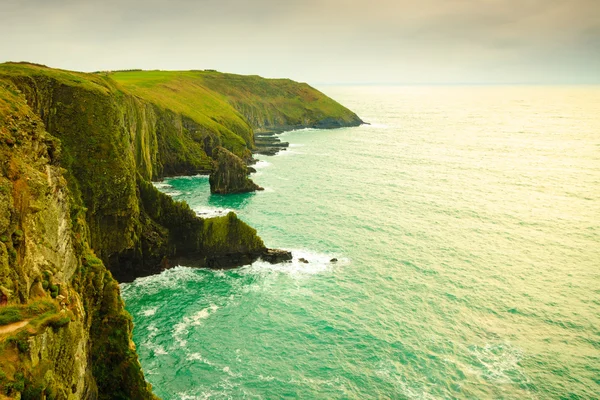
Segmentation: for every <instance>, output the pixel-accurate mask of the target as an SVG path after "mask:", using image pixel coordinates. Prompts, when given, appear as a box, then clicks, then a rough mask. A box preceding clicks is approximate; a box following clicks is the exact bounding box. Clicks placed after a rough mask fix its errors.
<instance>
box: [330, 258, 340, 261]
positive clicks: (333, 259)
mask: <svg viewBox="0 0 600 400" xmlns="http://www.w3.org/2000/svg"><path fill="white" fill-rule="evenodd" d="M337 261H338V259H337V258H332V259H331V260H329V262H337Z"/></svg>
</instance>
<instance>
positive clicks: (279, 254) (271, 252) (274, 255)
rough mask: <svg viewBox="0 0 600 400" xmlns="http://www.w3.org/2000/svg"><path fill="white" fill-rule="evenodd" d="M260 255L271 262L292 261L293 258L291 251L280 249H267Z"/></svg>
mask: <svg viewBox="0 0 600 400" xmlns="http://www.w3.org/2000/svg"><path fill="white" fill-rule="evenodd" d="M260 257H261V258H262V259H263V260H265V261H267V262H269V263H271V264H278V263H282V262H286V261H291V260H292V258H293V257H292V252H291V251H287V250H279V249H267V250H266V251H265V252H264V253H263V254H261V256H260Z"/></svg>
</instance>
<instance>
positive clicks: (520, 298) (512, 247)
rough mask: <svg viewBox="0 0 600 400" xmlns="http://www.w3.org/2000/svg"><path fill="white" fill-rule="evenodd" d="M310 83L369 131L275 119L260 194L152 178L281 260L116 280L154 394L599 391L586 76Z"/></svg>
mask: <svg viewBox="0 0 600 400" xmlns="http://www.w3.org/2000/svg"><path fill="white" fill-rule="evenodd" d="M320 89H321V90H322V91H323V92H324V93H325V94H327V95H329V96H331V97H333V98H334V99H336V100H338V101H339V102H340V103H342V104H344V105H345V106H347V107H348V108H350V109H352V110H353V111H355V112H356V113H357V114H358V115H359V116H360V117H361V118H362V119H363V120H365V121H367V122H369V123H370V125H363V126H361V127H357V128H344V129H337V130H314V129H307V130H299V131H293V132H286V133H283V134H282V135H281V139H282V141H288V142H290V143H291V145H290V148H289V149H288V150H287V151H284V152H281V153H279V154H278V155H276V156H272V157H269V156H259V157H258V159H259V162H258V164H257V165H256V168H257V173H256V174H253V175H252V178H253V179H254V180H255V182H256V183H258V184H259V185H261V186H263V187H264V188H265V190H264V191H263V192H257V193H252V194H240V195H229V196H217V195H210V190H209V184H208V178H207V177H203V176H196V177H180V178H174V179H166V180H165V181H164V182H161V183H159V184H158V186H159V187H160V188H161V190H163V191H165V192H166V193H169V194H170V195H172V196H173V197H174V198H175V199H178V200H185V201H187V202H188V204H189V205H190V206H191V207H192V208H193V209H194V210H196V211H197V212H198V213H200V215H205V216H208V215H219V214H221V213H225V212H227V211H228V210H233V211H235V212H236V213H237V214H238V216H239V217H240V218H241V219H242V220H244V221H246V222H248V223H249V224H250V225H251V226H253V227H254V228H256V229H257V230H258V232H259V234H260V235H261V237H262V238H263V240H264V241H265V244H266V245H267V246H268V247H274V248H284V249H289V250H292V252H293V254H294V261H293V262H292V263H288V264H278V265H270V264H267V263H264V262H256V263H254V264H253V265H250V266H245V267H242V268H239V269H232V270H207V269H194V268H191V267H190V266H178V267H175V268H173V269H170V270H168V271H165V272H163V273H162V274H160V275H156V276H150V277H146V278H141V279H137V280H136V281H135V282H133V283H129V284H122V285H121V287H122V294H123V297H124V299H125V301H126V307H127V309H128V310H129V312H130V313H131V314H132V316H133V320H134V323H135V329H134V341H135V343H136V346H137V350H138V352H139V355H140V361H141V363H142V367H143V369H144V372H145V374H146V378H147V379H148V381H149V382H151V383H152V384H153V386H154V391H155V393H156V394H157V395H159V396H161V397H162V398H163V399H229V398H231V399H242V398H247V399H280V398H301V399H455V398H458V399H483V398H485V399H487V398H494V399H593V398H599V397H600V87H598V86H571V87H568V86H555V87H544V86H433V87H425V86H404V87H402V86H391V87H372V86H362V87H340V86H324V87H321V88H320ZM299 258H305V259H306V260H307V261H308V263H303V262H300V261H299ZM332 258H337V259H338V261H337V262H331V261H330V260H331V259H332Z"/></svg>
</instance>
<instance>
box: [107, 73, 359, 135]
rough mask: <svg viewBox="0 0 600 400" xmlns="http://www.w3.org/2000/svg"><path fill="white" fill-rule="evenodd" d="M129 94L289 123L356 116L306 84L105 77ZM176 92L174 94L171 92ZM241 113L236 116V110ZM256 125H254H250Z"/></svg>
mask: <svg viewBox="0 0 600 400" xmlns="http://www.w3.org/2000/svg"><path fill="white" fill-rule="evenodd" d="M109 76H110V77H111V78H113V79H114V80H115V81H117V82H119V84H121V85H122V86H123V87H124V88H126V89H127V90H130V91H131V92H132V93H135V94H136V95H139V96H141V97H144V98H146V99H148V100H152V101H157V102H159V103H160V104H163V105H164V106H166V107H169V108H172V109H178V110H179V109H181V110H184V109H185V110H189V111H188V114H189V115H192V114H200V113H201V114H205V115H219V114H220V113H223V112H224V111H223V108H221V110H220V111H219V107H223V103H224V102H226V103H229V104H231V105H234V106H241V107H236V108H248V107H256V108H257V109H261V110H265V109H271V110H276V111H277V112H279V113H280V114H282V115H284V116H285V117H286V119H287V120H289V121H301V120H302V119H303V118H305V117H306V116H307V114H320V115H323V116H326V117H329V118H333V119H341V120H344V121H346V122H351V121H352V120H353V119H355V118H356V115H355V114H354V113H352V112H351V111H350V110H348V109H347V108H346V107H344V106H342V105H341V104H339V103H338V102H336V101H334V100H332V99H331V98H329V97H327V96H325V95H324V94H323V93H321V92H319V91H318V90H316V89H314V88H312V87H311V86H309V85H308V84H306V83H299V82H294V81H292V80H290V79H266V78H262V77H260V76H257V75H235V74H227V73H221V72H217V71H212V70H206V71H123V72H114V73H111V74H110V75H109ZM174 93H176V94H177V96H176V97H175V96H173V94H174ZM238 115H239V114H238ZM253 128H257V126H253Z"/></svg>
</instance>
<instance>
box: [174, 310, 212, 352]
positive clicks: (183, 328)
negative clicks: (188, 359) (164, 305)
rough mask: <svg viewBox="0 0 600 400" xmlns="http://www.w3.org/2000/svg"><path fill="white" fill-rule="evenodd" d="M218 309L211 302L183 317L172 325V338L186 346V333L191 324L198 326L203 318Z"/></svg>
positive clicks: (180, 344)
mask: <svg viewBox="0 0 600 400" xmlns="http://www.w3.org/2000/svg"><path fill="white" fill-rule="evenodd" d="M218 309H219V306H217V305H216V304H211V305H210V306H208V307H206V308H203V309H202V310H200V311H198V312H197V313H195V314H193V315H192V316H190V317H183V320H182V321H181V322H179V323H177V324H175V325H174V326H173V339H175V341H176V342H177V343H178V344H179V346H181V347H186V346H187V340H186V338H187V335H188V334H189V328H190V327H192V326H198V325H200V324H201V323H202V320H203V319H206V318H208V317H210V316H211V315H212V314H214V313H215V312H216V311H217V310H218Z"/></svg>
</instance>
